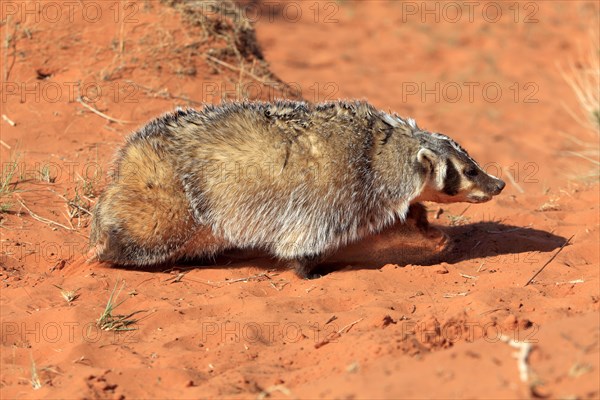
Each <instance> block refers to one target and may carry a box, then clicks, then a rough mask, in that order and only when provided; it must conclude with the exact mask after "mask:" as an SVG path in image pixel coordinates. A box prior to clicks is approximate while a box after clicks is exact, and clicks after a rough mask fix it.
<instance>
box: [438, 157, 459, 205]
mask: <svg viewBox="0 0 600 400" xmlns="http://www.w3.org/2000/svg"><path fill="white" fill-rule="evenodd" d="M460 175H461V174H460V173H459V172H458V170H457V169H456V167H455V166H454V163H453V162H452V161H451V160H450V159H449V158H447V159H446V176H445V177H444V187H443V188H442V192H444V193H445V194H447V195H448V196H454V195H455V194H457V193H458V192H459V190H460V180H461V177H460Z"/></svg>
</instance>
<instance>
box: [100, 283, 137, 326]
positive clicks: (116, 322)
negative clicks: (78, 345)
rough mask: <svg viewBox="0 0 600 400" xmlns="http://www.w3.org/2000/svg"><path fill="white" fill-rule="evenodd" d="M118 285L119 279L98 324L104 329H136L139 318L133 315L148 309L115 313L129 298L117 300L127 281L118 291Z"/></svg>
mask: <svg viewBox="0 0 600 400" xmlns="http://www.w3.org/2000/svg"><path fill="white" fill-rule="evenodd" d="M118 286H119V280H117V281H116V282H115V287H114V288H113V291H112V292H111V294H110V297H109V298H108V302H107V303H106V307H105V308H104V311H103V312H102V315H100V318H98V321H96V325H97V326H98V327H99V328H100V329H102V330H104V331H133V330H136V329H137V328H135V327H134V325H135V324H136V323H137V322H138V321H139V319H136V318H133V316H135V315H137V314H139V313H143V312H146V311H147V310H138V311H134V312H132V313H129V314H115V313H114V312H115V310H116V308H117V307H119V306H120V305H121V304H123V303H124V302H125V300H127V299H125V300H122V301H120V302H117V299H118V297H119V294H120V293H121V290H123V288H124V287H125V282H123V283H122V284H121V287H120V288H119V291H117V287H118Z"/></svg>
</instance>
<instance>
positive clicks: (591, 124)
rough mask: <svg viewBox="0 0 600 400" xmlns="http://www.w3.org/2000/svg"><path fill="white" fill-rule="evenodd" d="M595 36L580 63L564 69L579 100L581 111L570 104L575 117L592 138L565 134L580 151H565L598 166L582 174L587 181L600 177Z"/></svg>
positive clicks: (599, 55) (599, 54) (599, 61)
mask: <svg viewBox="0 0 600 400" xmlns="http://www.w3.org/2000/svg"><path fill="white" fill-rule="evenodd" d="M590 36H591V37H592V40H591V46H590V50H589V53H588V54H586V55H585V56H583V57H582V61H581V62H578V63H574V62H570V63H569V64H568V65H567V67H566V70H564V69H563V68H561V73H562V75H563V77H564V79H565V81H566V82H567V83H568V84H569V86H571V88H572V89H573V92H574V93H575V95H576V96H577V100H578V101H579V105H580V109H579V111H573V110H571V109H569V108H568V107H567V110H568V111H569V113H570V114H571V115H572V116H573V118H574V119H575V120H576V121H577V122H578V123H579V124H580V125H581V126H583V127H585V128H586V129H587V130H589V131H591V132H592V135H591V136H592V137H591V138H590V137H589V136H588V137H586V138H582V137H581V135H572V134H565V136H566V137H567V138H569V140H570V141H572V142H573V143H574V144H575V146H576V150H575V151H573V150H571V151H566V152H565V154H567V155H569V156H573V157H578V158H580V159H582V160H586V161H587V162H589V163H590V164H592V165H593V166H594V168H593V169H592V171H590V172H589V173H588V174H587V175H584V176H579V177H578V178H582V179H584V180H592V181H597V180H598V178H600V168H599V166H600V143H599V140H600V43H599V39H598V38H597V34H596V33H592V35H590Z"/></svg>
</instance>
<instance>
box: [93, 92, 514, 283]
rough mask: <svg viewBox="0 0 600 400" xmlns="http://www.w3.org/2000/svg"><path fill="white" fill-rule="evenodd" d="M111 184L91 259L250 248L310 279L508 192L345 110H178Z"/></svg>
mask: <svg viewBox="0 0 600 400" xmlns="http://www.w3.org/2000/svg"><path fill="white" fill-rule="evenodd" d="M110 177H111V179H110V183H109V184H108V185H107V187H106V188H105V190H104V192H103V193H102V194H101V195H100V196H99V198H98V201H97V203H96V205H95V208H94V211H93V219H92V224H91V235H90V249H91V250H90V251H91V254H92V256H93V257H92V258H93V259H95V260H97V261H101V262H107V263H111V264H116V265H122V266H148V265H156V264H161V265H162V264H168V263H173V262H176V261H178V260H184V259H195V258H199V257H205V256H213V255H215V254H217V253H220V252H223V251H224V250H227V249H233V248H235V249H249V248H252V249H261V250H264V251H266V252H267V253H269V254H271V255H272V256H274V257H275V258H276V259H278V260H280V261H282V262H284V263H285V264H287V265H288V266H289V267H291V268H293V269H294V270H295V271H296V273H297V274H298V276H300V277H305V278H307V277H312V276H313V271H314V270H315V268H316V267H317V265H318V264H319V263H320V262H321V261H323V260H324V259H326V257H327V256H328V255H330V254H332V253H333V252H334V251H335V250H336V249H338V248H340V247H341V246H344V245H346V244H348V243H351V242H354V241H357V240H359V239H361V238H364V237H365V236H367V235H371V234H375V233H377V232H380V231H381V230H382V229H384V228H385V227H388V226H390V225H391V224H393V223H395V222H397V221H404V220H405V218H406V216H407V213H408V210H409V207H411V205H415V204H420V202H423V201H433V202H438V203H453V202H470V203H482V202H485V201H488V200H490V199H491V198H492V197H493V196H495V195H497V194H499V193H500V192H501V191H502V189H503V188H504V185H505V184H504V182H503V181H502V180H500V179H498V178H496V177H494V176H492V175H490V174H488V173H486V172H485V171H484V170H483V168H482V167H481V166H480V165H479V164H478V163H477V162H476V161H475V160H474V159H473V158H471V157H470V156H469V154H468V153H467V151H466V150H464V149H463V148H462V147H461V146H460V145H459V144H458V143H456V142H455V141H454V140H452V139H451V138H449V137H448V136H445V135H442V134H439V133H431V132H428V131H426V130H423V129H421V128H419V126H418V125H417V124H416V122H415V121H414V120H413V119H404V118H401V117H400V116H398V115H397V114H395V113H386V112H384V111H380V110H377V109H376V108H375V107H373V106H372V105H370V104H368V103H367V102H365V101H345V100H339V101H330V102H325V103H319V104H312V103H307V102H303V101H291V100H277V101H274V102H253V101H242V102H227V103H223V104H220V105H206V106H204V107H203V109H202V110H201V111H196V110H193V109H186V110H183V109H177V110H175V111H174V112H170V113H167V114H165V115H163V116H161V117H158V118H156V119H154V120H153V121H151V122H149V123H148V124H147V125H145V126H144V127H142V128H141V129H139V130H138V131H136V132H134V133H133V134H131V135H130V136H129V137H128V138H127V140H126V143H125V144H124V146H123V147H122V148H121V149H120V150H119V151H118V154H117V157H116V160H115V162H114V165H113V169H112V171H111V174H110Z"/></svg>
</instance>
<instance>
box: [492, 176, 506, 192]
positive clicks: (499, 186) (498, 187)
mask: <svg viewBox="0 0 600 400" xmlns="http://www.w3.org/2000/svg"><path fill="white" fill-rule="evenodd" d="M504 186H506V183H504V181H503V180H500V179H498V182H497V183H496V188H495V189H494V195H497V194H499V193H500V192H501V191H502V189H504Z"/></svg>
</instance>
